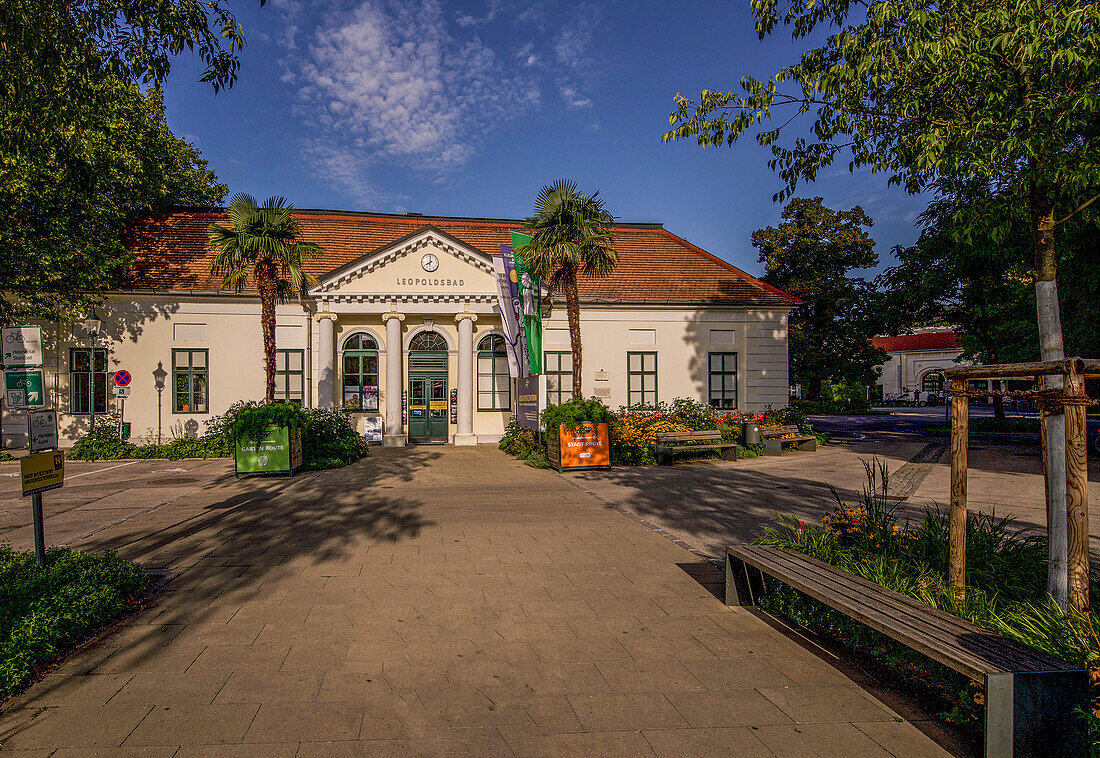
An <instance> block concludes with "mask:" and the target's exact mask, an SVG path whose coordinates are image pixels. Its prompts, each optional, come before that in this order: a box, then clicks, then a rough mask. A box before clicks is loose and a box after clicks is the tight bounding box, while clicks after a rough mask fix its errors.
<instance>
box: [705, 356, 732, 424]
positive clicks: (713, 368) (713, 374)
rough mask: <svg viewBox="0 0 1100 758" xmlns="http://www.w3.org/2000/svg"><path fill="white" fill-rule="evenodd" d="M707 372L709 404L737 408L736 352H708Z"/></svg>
mask: <svg viewBox="0 0 1100 758" xmlns="http://www.w3.org/2000/svg"><path fill="white" fill-rule="evenodd" d="M707 373H708V379H707V381H708V384H707V387H708V388H709V389H708V395H707V399H708V401H709V402H710V404H711V405H712V406H714V407H715V408H720V409H722V410H733V409H735V408H737V353H709V354H708V355H707Z"/></svg>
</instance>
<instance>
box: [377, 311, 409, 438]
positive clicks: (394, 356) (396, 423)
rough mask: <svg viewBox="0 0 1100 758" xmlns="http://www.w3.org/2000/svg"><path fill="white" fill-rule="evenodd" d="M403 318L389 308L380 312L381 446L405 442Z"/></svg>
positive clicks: (403, 316) (400, 314)
mask: <svg viewBox="0 0 1100 758" xmlns="http://www.w3.org/2000/svg"><path fill="white" fill-rule="evenodd" d="M390 307H391V308H392V307H393V306H392V305H391V306H390ZM404 320H405V314H404V313H397V312H396V311H392V310H391V311H388V312H386V313H383V314H382V321H384V322H385V324H386V430H385V434H383V436H382V446H383V447H402V446H403V445H404V444H405V425H404V424H402V423H401V390H402V389H403V387H402V386H401V385H402V382H401V376H402V374H403V373H404V372H403V371H402V370H401V368H402V365H401V364H402V363H403V362H404V360H403V351H402V349H401V322H402V321H404Z"/></svg>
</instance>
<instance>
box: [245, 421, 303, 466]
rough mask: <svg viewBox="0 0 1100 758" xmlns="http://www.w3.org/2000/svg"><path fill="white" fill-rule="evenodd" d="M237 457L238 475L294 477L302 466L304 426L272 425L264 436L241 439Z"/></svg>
mask: <svg viewBox="0 0 1100 758" xmlns="http://www.w3.org/2000/svg"><path fill="white" fill-rule="evenodd" d="M233 457H234V459H235V461H236V464H237V476H240V475H241V474H255V475H264V474H283V475H285V476H291V475H293V474H294V470H295V469H297V468H299V467H301V465H302V432H301V430H300V429H291V428H289V427H286V426H275V425H271V426H269V427H267V431H266V433H265V434H264V436H263V438H262V439H259V440H255V441H253V440H250V439H246V438H242V439H238V440H237V447H236V451H235V455H234V456H233Z"/></svg>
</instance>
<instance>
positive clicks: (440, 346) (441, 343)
mask: <svg viewBox="0 0 1100 758" xmlns="http://www.w3.org/2000/svg"><path fill="white" fill-rule="evenodd" d="M448 414H449V409H448V407H447V343H446V341H445V340H444V339H443V336H442V335H440V334H438V333H436V332H421V333H420V334H418V335H416V336H415V337H413V339H412V342H411V343H410V344H409V441H410V442H446V441H447V436H448V435H447V432H448V426H447V421H448Z"/></svg>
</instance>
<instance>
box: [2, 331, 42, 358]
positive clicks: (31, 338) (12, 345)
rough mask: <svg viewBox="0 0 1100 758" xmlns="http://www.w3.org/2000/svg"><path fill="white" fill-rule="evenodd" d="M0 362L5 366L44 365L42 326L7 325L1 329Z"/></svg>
mask: <svg viewBox="0 0 1100 758" xmlns="http://www.w3.org/2000/svg"><path fill="white" fill-rule="evenodd" d="M0 344H2V345H3V352H2V353H0V357H2V360H0V363H3V365H4V367H5V368H31V367H34V366H41V365H42V327H40V326H5V327H3V328H2V329H0Z"/></svg>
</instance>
